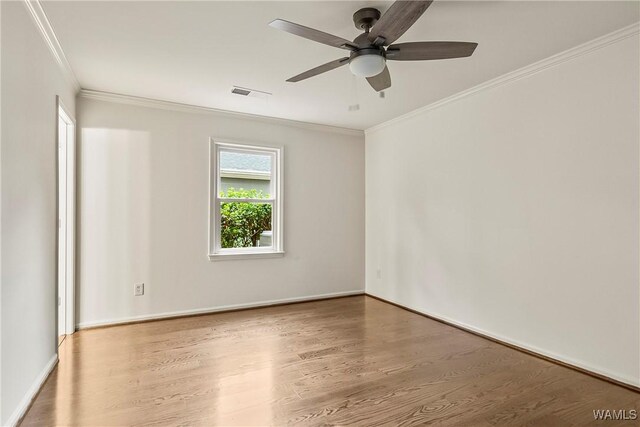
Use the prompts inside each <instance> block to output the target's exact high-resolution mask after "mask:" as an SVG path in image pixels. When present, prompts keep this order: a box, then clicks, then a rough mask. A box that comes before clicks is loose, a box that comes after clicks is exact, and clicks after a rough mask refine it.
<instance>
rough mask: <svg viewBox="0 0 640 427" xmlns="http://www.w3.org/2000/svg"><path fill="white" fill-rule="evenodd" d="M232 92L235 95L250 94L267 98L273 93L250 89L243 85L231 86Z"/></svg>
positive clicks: (254, 96) (250, 95)
mask: <svg viewBox="0 0 640 427" xmlns="http://www.w3.org/2000/svg"><path fill="white" fill-rule="evenodd" d="M231 93H233V94H234V95H240V96H249V97H252V98H260V99H267V98H269V97H270V96H271V95H272V94H271V93H269V92H265V91H262V90H257V89H249V88H247V87H241V86H233V87H232V88H231Z"/></svg>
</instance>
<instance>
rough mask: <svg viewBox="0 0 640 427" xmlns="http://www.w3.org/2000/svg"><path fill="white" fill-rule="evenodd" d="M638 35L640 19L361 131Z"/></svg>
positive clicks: (400, 121)
mask: <svg viewBox="0 0 640 427" xmlns="http://www.w3.org/2000/svg"><path fill="white" fill-rule="evenodd" d="M638 34H640V22H636V23H635V24H631V25H629V26H627V27H624V28H621V29H619V30H616V31H614V32H612V33H609V34H606V35H604V36H602V37H598V38H596V39H594V40H591V41H588V42H586V43H584V44H581V45H578V46H576V47H573V48H571V49H568V50H565V51H563V52H560V53H558V54H555V55H552V56H550V57H548V58H546V59H543V60H541V61H538V62H534V63H533V64H530V65H527V66H525V67H522V68H520V69H517V70H515V71H510V72H508V73H506V74H503V75H501V76H500V77H496V78H495V79H492V80H488V81H486V82H484V83H481V84H479V85H477V86H474V87H472V88H470V89H466V90H464V91H462V92H458V93H456V94H455V95H452V96H449V97H447V98H444V99H441V100H439V101H436V102H434V103H432V104H428V105H426V106H424V107H420V108H418V109H416V110H413V111H410V112H409V113H406V114H403V115H401V116H398V117H396V118H394V119H391V120H387V121H386V122H382V123H380V124H378V125H375V126H372V127H370V128H367V129H365V131H364V132H365V135H370V134H372V133H375V132H377V131H379V130H382V129H384V128H386V127H389V126H392V125H396V124H399V123H402V122H404V121H406V120H409V119H411V118H413V117H416V116H419V115H421V114H425V113H428V112H429V111H431V110H435V109H437V108H440V107H443V106H445V105H447V104H450V103H452V102H455V101H458V100H460V99H463V98H466V97H468V96H471V95H475V94H476V93H478V92H482V91H485V90H489V89H492V88H495V87H498V86H502V85H505V84H508V83H511V82H514V81H516V80H520V79H523V78H526V77H529V76H531V75H533V74H535V73H538V72H540V71H544V70H546V69H548V68H552V67H555V66H557V65H560V64H562V63H563V62H566V61H570V60H573V59H575V58H578V57H580V56H583V55H586V54H588V53H591V52H593V51H595V50H598V49H601V48H603V47H606V46H609V45H611V44H613V43H617V42H619V41H622V40H624V39H627V38H629V37H633V36H636V35H638Z"/></svg>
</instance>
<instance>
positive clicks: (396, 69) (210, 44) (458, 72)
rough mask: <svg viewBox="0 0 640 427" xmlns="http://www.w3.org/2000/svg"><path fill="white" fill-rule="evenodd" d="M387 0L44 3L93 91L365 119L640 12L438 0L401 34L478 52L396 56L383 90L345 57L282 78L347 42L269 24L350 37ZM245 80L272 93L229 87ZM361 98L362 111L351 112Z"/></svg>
mask: <svg viewBox="0 0 640 427" xmlns="http://www.w3.org/2000/svg"><path fill="white" fill-rule="evenodd" d="M391 3H392V2H388V1H371V2H367V1H355V2H342V1H329V2H326V1H325V2H318V1H300V2H271V1H259V2H245V1H233V2H185V1H173V2H117V1H113V2H46V3H44V9H45V11H46V13H47V15H48V17H49V19H50V21H51V24H52V26H53V28H54V29H55V32H56V34H57V36H58V38H59V40H60V43H61V44H62V47H63V49H64V51H65V54H66V56H67V58H68V60H69V62H70V64H71V67H72V68H73V70H74V72H75V74H76V75H77V77H78V80H79V81H80V84H81V86H82V87H83V88H85V89H94V90H101V91H108V92H115V93H121V94H127V95H136V96H142V97H148V98H155V99H161V100H168V101H175V102H181V103H186V104H193V105H198V106H206V107H212V108H219V109H224V110H230V111H240V112H244V113H253V114H259V115H265V116H273V117H280V118H286V119H292V120H299V121H305V122H311V123H321V124H329V125H334V126H342V127H347V128H354V129H366V128H368V127H371V126H373V125H376V124H378V123H381V122H384V121H386V120H389V119H392V118H394V117H397V116H399V115H402V114H404V113H407V112H409V111H411V110H414V109H416V108H419V107H421V106H424V105H427V104H430V103H432V102H435V101H437V100H439V99H442V98H445V97H447V96H449V95H452V94H454V93H457V92H460V91H462V90H464V89H467V88H470V87H472V86H475V85H477V84H479V83H482V82H484V81H487V80H489V79H492V78H494V77H497V76H499V75H502V74H504V73H506V72H509V71H512V70H515V69H517V68H520V67H523V66H525V65H528V64H531V63H533V62H535V61H538V60H540V59H543V58H546V57H548V56H551V55H553V54H555V53H558V52H561V51H563V50H566V49H568V48H571V47H573V46H576V45H578V44H581V43H584V42H587V41H589V40H591V39H594V38H596V37H599V36H602V35H604V34H607V33H609V32H611V31H614V30H616V29H619V28H622V27H624V26H627V25H630V24H632V23H634V22H637V21H638V20H639V19H640V3H638V2H637V1H608V2H595V1H553V2H542V1H527V2H517V1H507V2H488V1H465V2H454V1H442V0H441V1H435V2H434V3H433V5H431V7H430V8H429V9H428V10H427V12H426V13H425V14H424V15H423V16H422V18H420V20H418V22H417V23H416V24H415V25H414V26H413V27H412V28H411V29H409V31H407V32H406V33H405V35H404V36H402V38H400V39H399V40H398V42H406V41H421V40H455V41H475V42H478V43H479V46H478V48H477V49H476V51H475V53H474V55H473V56H472V57H471V58H464V59H452V60H443V61H423V62H399V61H398V62H393V61H389V70H390V71H391V76H392V81H393V86H392V87H391V88H390V89H388V90H387V91H386V97H385V98H384V99H381V98H379V97H378V95H377V94H376V93H375V92H374V91H373V90H372V89H371V88H370V87H369V86H368V84H367V83H366V81H365V80H364V79H357V78H356V77H354V76H352V75H351V73H350V71H349V68H348V67H342V68H339V69H337V70H333V71H330V72H328V73H326V74H323V75H321V76H318V77H314V78H312V79H309V80H306V81H302V82H299V83H286V82H285V80H286V79H287V78H289V77H291V76H293V75H295V74H298V73H300V72H302V71H304V70H307V69H309V68H312V67H315V66H317V65H320V64H323V63H325V62H328V61H330V60H333V59H337V58H340V57H343V56H345V51H343V50H341V49H336V48H332V47H329V46H325V45H322V44H318V43H314V42H311V41H309V40H306V39H302V38H298V37H295V36H293V35H291V34H288V33H284V32H281V31H278V30H275V29H273V28H270V27H269V26H267V24H268V23H269V22H270V21H272V20H273V19H275V18H282V19H286V20H289V21H293V22H297V23H300V24H303V25H306V26H310V27H314V28H317V29H320V30H323V31H326V32H329V33H332V34H335V35H339V36H342V37H345V38H348V39H353V38H354V37H356V36H357V35H358V31H357V30H356V28H355V27H354V25H353V22H352V18H351V16H352V14H353V12H355V11H356V10H357V9H359V8H360V7H365V6H374V7H378V8H379V9H380V10H381V11H382V12H384V10H386V8H387V7H388V6H389V5H390V4H391ZM233 85H238V86H243V87H249V88H253V89H258V90H262V91H267V92H271V93H273V96H272V97H270V98H269V100H268V101H264V100H261V99H258V98H248V97H241V96H237V95H232V94H230V90H231V86H233ZM352 104H359V105H360V110H359V111H351V112H350V111H348V107H349V105H352Z"/></svg>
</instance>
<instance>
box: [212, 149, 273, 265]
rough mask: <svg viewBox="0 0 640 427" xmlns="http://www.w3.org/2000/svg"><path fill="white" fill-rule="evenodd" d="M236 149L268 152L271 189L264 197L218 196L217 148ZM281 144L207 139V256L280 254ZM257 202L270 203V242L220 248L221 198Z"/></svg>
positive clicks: (271, 255)
mask: <svg viewBox="0 0 640 427" xmlns="http://www.w3.org/2000/svg"><path fill="white" fill-rule="evenodd" d="M221 151H230V152H240V153H250V154H261V155H265V154H268V155H270V156H271V193H270V194H269V196H270V198H268V199H235V198H234V199H226V198H221V197H220V191H219V188H220V178H221V176H224V175H225V171H224V170H223V171H220V169H219V164H220V152H221ZM282 154H283V148H282V147H271V146H264V145H257V144H246V143H241V142H235V141H228V140H226V141H222V140H219V139H216V138H210V140H209V259H210V260H212V261H218V260H223V259H251V258H275V257H282V256H284V239H283V214H282V207H283V203H282V200H283V194H282V187H283V185H282V157H283V156H282ZM229 201H233V202H243V201H245V202H258V203H269V204H271V215H272V217H271V231H272V245H271V246H269V247H255V248H254V247H251V248H222V245H221V243H220V204H221V203H223V202H229Z"/></svg>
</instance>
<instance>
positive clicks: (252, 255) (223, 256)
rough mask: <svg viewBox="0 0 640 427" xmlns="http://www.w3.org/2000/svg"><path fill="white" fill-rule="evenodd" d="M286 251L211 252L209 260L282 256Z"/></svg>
mask: <svg viewBox="0 0 640 427" xmlns="http://www.w3.org/2000/svg"><path fill="white" fill-rule="evenodd" d="M283 256H284V251H280V252H245V253H242V252H235V253H234V252H228V253H221V254H209V261H224V260H236V259H256V258H282V257H283Z"/></svg>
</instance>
